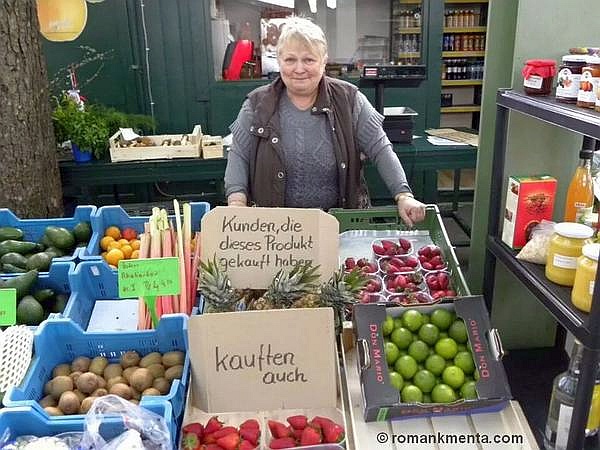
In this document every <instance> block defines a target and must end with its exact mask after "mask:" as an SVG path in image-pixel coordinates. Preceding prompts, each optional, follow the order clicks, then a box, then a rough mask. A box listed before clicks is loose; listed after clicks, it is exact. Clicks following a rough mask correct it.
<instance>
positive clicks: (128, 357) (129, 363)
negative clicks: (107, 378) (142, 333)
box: [120, 351, 140, 369]
mask: <svg viewBox="0 0 600 450" xmlns="http://www.w3.org/2000/svg"><path fill="white" fill-rule="evenodd" d="M120 362H121V367H123V369H127V368H128V367H133V366H137V365H138V364H139V363H140V355H139V354H138V352H135V351H129V352H126V353H123V355H121V361H120Z"/></svg>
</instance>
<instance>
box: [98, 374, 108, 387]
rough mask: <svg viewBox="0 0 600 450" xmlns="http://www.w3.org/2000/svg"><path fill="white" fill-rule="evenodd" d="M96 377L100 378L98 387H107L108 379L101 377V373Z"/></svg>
mask: <svg viewBox="0 0 600 450" xmlns="http://www.w3.org/2000/svg"><path fill="white" fill-rule="evenodd" d="M96 379H97V380H98V387H99V388H105V387H106V379H105V378H104V377H101V376H100V375H96Z"/></svg>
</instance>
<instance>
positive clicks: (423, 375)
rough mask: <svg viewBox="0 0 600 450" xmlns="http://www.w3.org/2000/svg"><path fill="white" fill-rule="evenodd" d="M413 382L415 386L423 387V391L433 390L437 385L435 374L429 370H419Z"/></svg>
mask: <svg viewBox="0 0 600 450" xmlns="http://www.w3.org/2000/svg"><path fill="white" fill-rule="evenodd" d="M413 383H415V386H417V387H418V388H419V389H421V391H422V392H425V393H428V392H431V390H432V389H433V387H434V386H435V375H434V374H432V373H431V372H430V371H429V370H419V371H418V372H417V373H415V376H414V377H413Z"/></svg>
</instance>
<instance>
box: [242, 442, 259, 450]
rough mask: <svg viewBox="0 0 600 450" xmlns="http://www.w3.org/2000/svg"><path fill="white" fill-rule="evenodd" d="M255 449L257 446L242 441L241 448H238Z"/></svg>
mask: <svg viewBox="0 0 600 450" xmlns="http://www.w3.org/2000/svg"><path fill="white" fill-rule="evenodd" d="M255 448H256V444H253V443H252V442H250V441H244V440H242V442H240V446H239V447H238V450H253V449H255Z"/></svg>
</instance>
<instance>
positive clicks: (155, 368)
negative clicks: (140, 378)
mask: <svg viewBox="0 0 600 450" xmlns="http://www.w3.org/2000/svg"><path fill="white" fill-rule="evenodd" d="M147 369H148V370H149V371H150V373H151V374H152V377H153V378H162V377H164V376H165V366H163V365H162V364H150V365H149V366H148V367H147Z"/></svg>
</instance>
